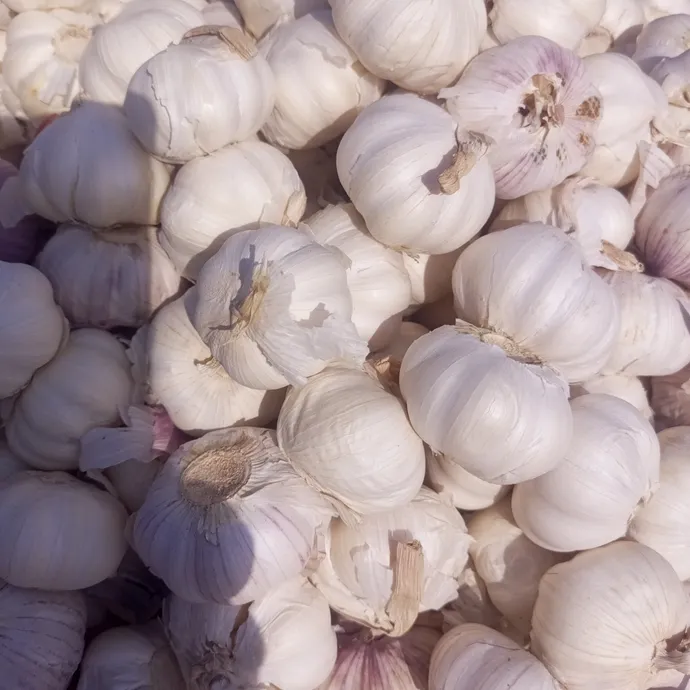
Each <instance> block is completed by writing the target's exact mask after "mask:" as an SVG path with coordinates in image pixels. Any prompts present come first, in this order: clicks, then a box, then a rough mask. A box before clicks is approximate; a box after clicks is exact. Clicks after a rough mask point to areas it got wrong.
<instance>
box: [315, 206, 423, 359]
mask: <svg viewBox="0 0 690 690" xmlns="http://www.w3.org/2000/svg"><path fill="white" fill-rule="evenodd" d="M305 223H306V225H308V226H309V228H310V229H311V231H312V232H313V233H314V237H316V239H317V241H318V242H320V243H321V244H325V245H331V246H333V247H337V248H338V249H340V251H342V252H343V254H345V256H347V258H348V259H349V260H350V267H349V268H348V270H347V284H348V287H349V288H350V294H351V295H352V323H354V325H355V328H356V329H357V332H358V333H359V335H360V336H361V337H362V338H363V339H365V340H368V341H369V347H370V348H371V349H372V350H378V349H380V348H381V347H383V346H385V345H387V344H388V343H389V342H390V340H391V339H392V337H393V336H394V334H395V332H396V331H397V330H398V329H399V328H400V325H401V322H402V314H403V312H404V311H405V309H406V308H407V307H408V305H409V304H410V300H411V288H410V279H409V277H408V274H407V271H406V270H405V265H404V262H403V255H402V254H401V253H400V252H396V251H395V250H394V249H390V248H389V247H386V246H384V245H382V244H380V243H378V242H377V241H376V240H375V239H373V238H372V236H371V235H370V234H369V231H368V230H367V227H366V225H365V224H364V219H363V218H362V216H360V215H359V213H357V210H356V209H355V207H354V206H353V205H352V204H340V205H338V206H328V207H326V208H325V209H324V210H322V211H319V212H318V213H316V214H315V215H313V216H312V217H311V218H308V219H307V220H306V221H305Z"/></svg>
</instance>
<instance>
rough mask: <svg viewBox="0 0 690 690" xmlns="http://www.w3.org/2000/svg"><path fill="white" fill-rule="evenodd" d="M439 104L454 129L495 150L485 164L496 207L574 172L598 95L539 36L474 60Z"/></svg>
mask: <svg viewBox="0 0 690 690" xmlns="http://www.w3.org/2000/svg"><path fill="white" fill-rule="evenodd" d="M439 96H440V97H441V98H443V99H445V100H446V105H447V108H448V110H449V111H450V114H451V115H452V116H453V117H454V118H455V119H456V120H457V121H458V122H459V123H461V125H462V127H464V128H466V129H468V130H470V131H475V132H479V133H481V134H482V135H484V136H486V137H489V138H491V139H493V141H494V142H495V145H493V146H492V147H491V148H490V150H489V154H488V158H489V161H490V163H491V166H492V168H493V171H494V176H495V180H496V195H497V196H498V197H499V198H501V199H515V198H517V197H519V196H524V195H525V194H529V192H536V191H540V190H543V189H548V188H550V187H554V186H555V185H557V184H560V183H561V182H563V180H565V178H566V177H568V176H570V175H573V174H574V173H576V172H578V171H579V170H580V169H581V168H582V167H583V166H584V164H585V163H586V162H587V159H588V158H589V156H590V154H591V153H592V151H593V150H594V145H595V136H596V129H597V126H598V123H599V121H600V120H601V117H602V98H601V95H600V94H599V92H598V90H597V89H596V87H595V86H594V85H593V83H592V81H591V78H590V77H589V75H588V74H587V70H586V69H585V65H584V63H583V62H582V60H580V58H579V57H577V55H575V54H574V53H572V52H571V51H569V50H567V49H565V48H562V47H561V46H559V45H558V44H556V43H554V42H553V41H550V40H549V39H547V38H542V37H539V36H523V37H520V38H516V39H514V40H513V41H511V42H510V43H508V44H506V45H503V46H499V47H498V48H493V49H490V50H486V51H484V52H483V53H480V54H479V55H478V56H477V58H476V59H474V60H473V61H472V63H471V64H470V65H468V67H467V69H466V70H465V71H464V72H463V74H462V76H461V77H460V79H459V80H458V82H457V83H456V84H455V85H454V86H452V87H450V88H448V89H443V90H442V91H441V93H440V94H439ZM516 111H517V114H516Z"/></svg>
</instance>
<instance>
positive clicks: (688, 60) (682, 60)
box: [650, 50, 690, 146]
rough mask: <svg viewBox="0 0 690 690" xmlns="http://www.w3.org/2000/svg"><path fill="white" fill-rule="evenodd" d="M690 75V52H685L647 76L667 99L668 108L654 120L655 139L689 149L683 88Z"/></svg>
mask: <svg viewBox="0 0 690 690" xmlns="http://www.w3.org/2000/svg"><path fill="white" fill-rule="evenodd" d="M689 75H690V52H688V51H687V50H686V51H685V52H684V53H681V54H680V55H679V56H678V57H674V58H665V59H663V60H662V61H661V62H659V64H657V65H656V66H655V67H654V69H653V70H652V71H651V72H650V76H651V77H652V78H653V79H654V80H656V81H657V82H658V83H659V85H660V86H661V88H662V89H663V93H664V94H665V95H666V98H667V99H668V107H667V108H666V109H663V110H662V111H661V112H660V113H658V114H657V116H656V117H655V118H654V123H653V124H654V130H655V134H656V133H658V134H657V138H659V139H661V140H665V141H667V142H671V143H675V144H681V145H683V146H688V145H690V134H688V129H689V125H690V100H689V99H688V96H687V93H686V84H687V83H688V77H689Z"/></svg>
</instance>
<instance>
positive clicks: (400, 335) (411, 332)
mask: <svg viewBox="0 0 690 690" xmlns="http://www.w3.org/2000/svg"><path fill="white" fill-rule="evenodd" d="M428 332H429V329H428V328H425V327H424V326H422V325H421V324H418V323H415V322H414V321H403V322H402V323H401V324H400V328H399V329H398V332H397V333H396V334H395V335H394V336H393V338H392V340H391V342H389V343H388V345H386V347H384V348H382V349H380V350H377V351H376V356H377V357H380V358H385V357H388V358H389V359H390V360H392V361H394V362H402V360H403V357H404V356H405V353H406V352H407V351H408V350H409V349H410V345H412V343H413V342H414V341H415V340H417V339H418V338H421V337H422V336H423V335H426V334H427V333H428Z"/></svg>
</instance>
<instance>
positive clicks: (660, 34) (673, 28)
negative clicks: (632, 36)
mask: <svg viewBox="0 0 690 690" xmlns="http://www.w3.org/2000/svg"><path fill="white" fill-rule="evenodd" d="M687 11H688V12H689V13H688V14H672V15H671V16H661V17H656V18H653V21H649V24H647V26H645V27H644V29H642V32H641V33H640V35H639V36H638V37H637V44H636V47H635V52H634V53H633V56H632V57H633V60H635V62H636V63H637V64H638V65H639V66H640V67H641V68H642V71H643V72H645V73H647V74H649V73H650V72H651V71H652V69H653V68H654V67H656V65H657V64H659V63H660V62H662V61H663V60H664V58H673V57H677V56H678V55H680V54H681V53H684V52H685V51H686V50H687V49H688V46H687V42H686V38H685V37H686V34H687V32H688V30H689V29H690V6H689V7H688V8H687Z"/></svg>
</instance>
